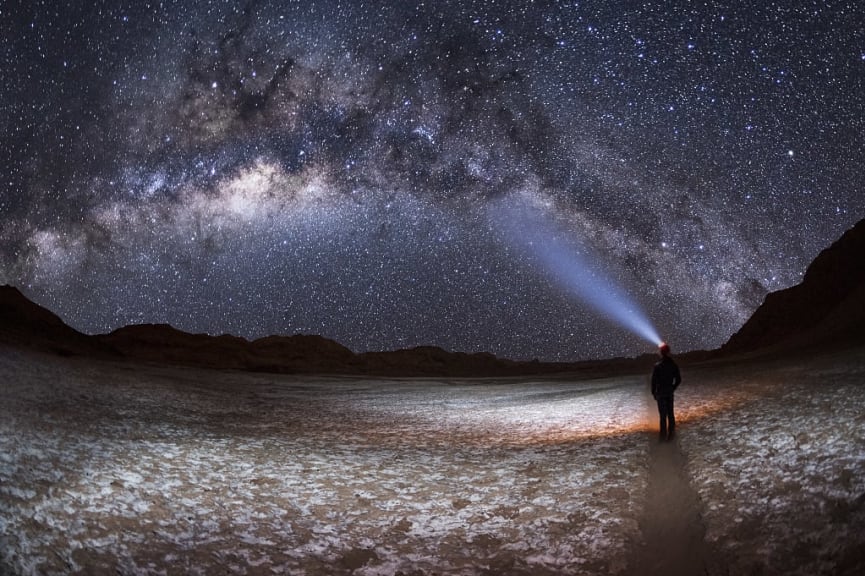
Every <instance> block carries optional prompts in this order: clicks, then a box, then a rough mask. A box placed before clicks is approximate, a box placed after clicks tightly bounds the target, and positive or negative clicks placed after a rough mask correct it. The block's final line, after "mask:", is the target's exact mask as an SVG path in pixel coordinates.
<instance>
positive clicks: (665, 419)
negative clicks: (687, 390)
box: [652, 344, 682, 441]
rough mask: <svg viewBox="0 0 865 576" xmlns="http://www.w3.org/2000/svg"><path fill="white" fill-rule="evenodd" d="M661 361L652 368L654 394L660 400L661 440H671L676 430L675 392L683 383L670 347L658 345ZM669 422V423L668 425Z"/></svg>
mask: <svg viewBox="0 0 865 576" xmlns="http://www.w3.org/2000/svg"><path fill="white" fill-rule="evenodd" d="M658 354H660V356H661V360H660V362H658V363H657V364H655V368H654V369H653V370H652V396H654V397H655V400H657V401H658V414H659V415H660V416H661V440H662V441H663V440H669V439H671V438H672V437H673V432H674V431H675V430H676V417H675V416H674V415H673V393H674V392H675V391H676V388H678V387H679V384H681V383H682V375H681V374H680V373H679V367H678V366H677V365H676V363H675V362H673V359H672V358H670V347H669V346H668V345H667V344H661V345H660V346H659V347H658ZM668 424H669V425H668Z"/></svg>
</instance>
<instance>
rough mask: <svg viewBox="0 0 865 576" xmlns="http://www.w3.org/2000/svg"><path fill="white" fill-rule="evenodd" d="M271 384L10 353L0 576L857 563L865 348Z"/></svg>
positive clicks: (714, 570)
mask: <svg viewBox="0 0 865 576" xmlns="http://www.w3.org/2000/svg"><path fill="white" fill-rule="evenodd" d="M682 368H683V375H684V379H685V381H684V384H683V385H682V387H681V388H680V390H679V392H678V394H677V398H676V402H677V415H678V417H679V427H678V430H677V432H678V433H677V437H676V440H675V441H674V442H672V443H665V444H661V443H659V442H658V440H657V438H656V434H657V423H656V421H655V418H656V410H655V407H654V405H653V402H652V399H651V397H650V396H649V394H648V391H647V378H646V375H642V374H640V375H633V376H620V377H614V378H607V379H596V380H580V379H576V378H570V377H567V376H561V377H557V378H544V379H530V378H518V379H471V380H457V379H374V378H350V377H336V376H332V377H328V376H315V377H310V376H284V375H270V374H250V373H242V372H229V371H208V370H199V369H191V368H173V367H158V366H141V365H134V364H124V363H112V362H97V361H92V360H85V359H81V358H59V357H54V356H46V355H40V354H37V353H31V352H25V351H20V350H15V349H12V348H5V347H2V348H0V399H2V400H0V574H24V575H29V574H39V575H42V574H45V575H53V574H70V573H73V574H357V575H390V574H404V575H409V574H416V575H420V574H460V575H473V574H540V575H543V574H599V573H605V574H606V573H609V574H661V573H663V574H668V575H669V574H703V573H706V574H711V575H716V574H717V575H726V574H754V575H756V574H803V575H804V574H808V575H811V574H862V573H865V350H863V349H861V348H860V349H854V350H849V351H847V352H836V353H834V354H824V355H821V356H819V357H815V358H810V357H808V356H807V355H802V354H799V355H796V356H795V357H791V358H788V359H786V360H779V359H777V358H776V359H774V360H762V361H761V360H749V361H741V362H731V361H727V362H724V363H715V364H711V363H707V364H703V365H691V366H689V365H687V364H684V365H683V366H682Z"/></svg>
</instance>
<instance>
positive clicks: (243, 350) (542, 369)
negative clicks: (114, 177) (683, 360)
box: [0, 286, 649, 377]
mask: <svg viewBox="0 0 865 576" xmlns="http://www.w3.org/2000/svg"><path fill="white" fill-rule="evenodd" d="M0 344H5V345H10V346H15V347H19V348H27V349H33V350H37V351H40V352H48V353H52V354H61V355H64V356H86V357H98V358H108V359H115V360H131V361H137V362H151V363H159V364H176V365H184V366H196V367H203V368H213V369H233V370H249V371H257V372H274V373H289V374H291V373H327V374H354V375H365V374H369V375H375V376H467V377H468V376H516V375H526V374H551V373H561V372H570V371H579V372H581V373H583V374H588V375H591V376H595V375H597V376H602V375H606V374H607V373H610V372H615V373H620V372H627V371H631V370H634V369H635V367H636V369H637V370H643V369H645V367H646V366H647V365H649V364H647V361H646V360H645V359H637V360H632V359H618V360H613V361H601V362H581V363H576V364H561V363H544V362H515V361H511V360H505V359H501V358H497V357H495V356H493V355H492V354H486V353H476V354H467V353H462V352H449V351H446V350H443V349H441V348H438V347H433V346H422V347H417V348H410V349H405V350H395V351H388V352H366V353H362V354H355V353H354V352H352V351H351V350H349V349H348V348H346V347H345V346H342V345H341V344H339V343H337V342H334V341H333V340H328V339H327V338H323V337H321V336H310V335H294V336H268V337H266V338H260V339H258V340H253V341H249V340H246V339H245V338H240V337H237V336H231V335H222V336H211V335H208V334H189V333H187V332H183V331H181V330H177V329H176V328H173V327H171V326H169V325H167V324H140V325H133V326H125V327H123V328H119V329H118V330H115V331H114V332H111V333H110V334H100V335H95V336H90V335H87V334H82V333H81V332H78V331H77V330H74V329H73V328H71V327H69V326H67V325H66V324H64V323H63V321H62V320H61V319H60V318H59V317H57V315H55V314H54V313H52V312H51V311H49V310H47V309H45V308H43V307H41V306H39V305H37V304H35V303H34V302H32V301H30V300H28V299H27V298H26V297H25V296H24V295H23V294H22V293H21V292H20V291H19V290H18V289H16V288H14V287H11V286H2V287H0Z"/></svg>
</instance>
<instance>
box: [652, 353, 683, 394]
mask: <svg viewBox="0 0 865 576" xmlns="http://www.w3.org/2000/svg"><path fill="white" fill-rule="evenodd" d="M681 383H682V375H681V374H679V367H678V366H677V365H676V363H675V362H673V359H672V358H670V357H669V356H664V357H663V358H661V361H660V362H658V363H657V364H655V368H654V370H652V396H654V397H655V398H671V397H672V396H673V392H675V391H676V388H678V387H679V384H681Z"/></svg>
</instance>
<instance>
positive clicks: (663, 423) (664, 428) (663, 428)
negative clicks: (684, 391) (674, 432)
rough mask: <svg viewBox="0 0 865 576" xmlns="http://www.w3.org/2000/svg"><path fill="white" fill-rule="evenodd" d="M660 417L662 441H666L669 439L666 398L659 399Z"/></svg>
mask: <svg viewBox="0 0 865 576" xmlns="http://www.w3.org/2000/svg"><path fill="white" fill-rule="evenodd" d="M658 416H660V419H661V424H660V427H661V432H660V436H661V440H665V439H666V438H667V409H666V398H658Z"/></svg>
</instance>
